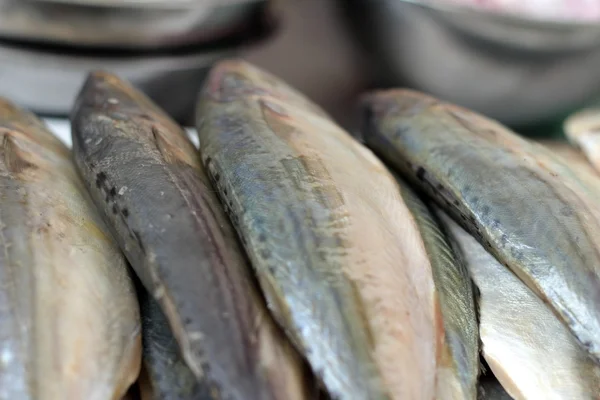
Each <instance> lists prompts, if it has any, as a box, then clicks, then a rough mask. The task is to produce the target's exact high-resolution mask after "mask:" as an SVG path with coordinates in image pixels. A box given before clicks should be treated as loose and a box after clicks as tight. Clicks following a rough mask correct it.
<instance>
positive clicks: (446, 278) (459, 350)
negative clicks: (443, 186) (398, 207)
mask: <svg viewBox="0 0 600 400" xmlns="http://www.w3.org/2000/svg"><path fill="white" fill-rule="evenodd" d="M398 183H399V186H400V189H401V190H400V191H401V193H402V198H403V199H404V202H405V203H406V205H407V206H408V209H409V210H410V212H411V213H412V214H413V216H414V218H415V220H416V221H417V225H418V226H419V230H420V231H421V236H422V238H423V244H424V246H425V250H426V251H427V254H428V255H429V259H430V262H431V269H432V271H433V278H434V282H435V286H436V290H437V296H438V301H439V307H440V311H441V316H442V325H443V327H444V340H443V342H442V343H441V344H440V348H439V349H438V351H439V353H440V354H439V355H438V370H437V380H438V382H437V395H436V397H435V398H436V399H437V400H442V399H449V400H452V399H475V398H476V397H477V376H478V374H479V333H478V327H477V316H476V314H475V298H474V294H473V286H472V282H471V278H470V276H469V272H468V271H467V268H466V266H465V265H464V263H463V260H462V259H461V257H460V253H456V252H455V251H454V249H453V244H452V243H451V242H450V240H449V239H448V237H447V236H446V233H445V232H444V230H443V229H442V227H441V226H440V222H439V220H438V218H437V216H436V215H435V214H434V212H433V211H432V210H431V209H430V208H429V207H428V206H427V205H425V203H423V201H422V200H421V199H420V198H419V197H418V196H417V195H416V194H415V193H414V192H413V190H412V189H411V188H410V187H409V186H408V185H407V184H406V183H404V182H403V181H401V180H400V179H398Z"/></svg>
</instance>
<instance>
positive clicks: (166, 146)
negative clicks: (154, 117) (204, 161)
mask: <svg viewBox="0 0 600 400" xmlns="http://www.w3.org/2000/svg"><path fill="white" fill-rule="evenodd" d="M150 129H151V130H152V137H153V139H154V143H155V144H156V148H157V149H158V151H159V152H160V154H161V155H162V156H163V158H164V160H165V162H167V163H168V164H176V163H177V162H180V163H183V164H187V165H190V166H192V167H197V166H198V165H199V162H198V160H196V158H195V157H194V156H193V155H195V154H196V153H195V148H194V147H193V146H194V145H193V144H192V143H191V142H189V143H187V145H188V146H187V147H189V148H187V149H186V146H182V145H183V144H184V143H181V142H184V141H187V140H186V139H187V136H185V133H183V132H182V133H181V135H182V137H181V138H179V137H168V136H167V135H166V134H165V133H163V131H162V130H161V128H160V127H159V126H157V125H154V124H153V125H152V126H151V128H150ZM170 136H175V135H174V134H171V135H170ZM184 136H185V138H184ZM174 142H175V143H174Z"/></svg>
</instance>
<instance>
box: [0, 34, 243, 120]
mask: <svg viewBox="0 0 600 400" xmlns="http://www.w3.org/2000/svg"><path fill="white" fill-rule="evenodd" d="M233 53H234V51H233V50H227V51H223V50H220V51H212V52H206V51H201V52H188V53H184V54H178V55H156V56H143V57H142V56H139V55H137V56H111V55H109V54H105V55H103V56H100V55H98V56H94V55H71V54H60V53H54V52H50V51H43V50H32V49H29V48H23V47H15V46H9V45H6V44H0V96H4V97H7V98H9V99H11V100H12V101H14V102H16V103H18V104H20V105H22V106H24V107H26V108H28V109H31V110H32V111H34V112H37V113H39V114H42V115H49V116H68V115H69V112H70V110H71V107H72V105H73V102H74V101H75V97H76V95H77V93H78V92H79V90H80V89H81V85H82V84H83V81H84V80H85V78H86V77H87V74H88V72H89V71H91V70H95V69H103V70H107V71H110V72H113V73H115V74H117V75H118V76H120V77H121V78H124V79H126V80H128V81H130V82H131V83H133V84H134V85H135V86H137V87H138V88H140V89H141V90H142V91H144V92H145V93H146V94H148V95H149V96H150V97H151V98H152V99H153V100H154V101H155V102H156V103H157V104H158V105H160V106H162V107H163V108H164V109H165V110H166V111H167V112H168V113H169V114H171V115H172V116H173V117H174V118H175V119H176V120H177V121H179V122H180V123H183V124H186V123H192V122H193V114H194V103H195V101H196V96H197V93H198V90H199V89H200V86H201V85H202V82H203V80H204V77H205V75H206V73H207V72H208V70H209V68H210V67H211V65H212V64H213V63H214V62H216V61H217V60H220V59H222V58H225V57H229V56H231V55H233Z"/></svg>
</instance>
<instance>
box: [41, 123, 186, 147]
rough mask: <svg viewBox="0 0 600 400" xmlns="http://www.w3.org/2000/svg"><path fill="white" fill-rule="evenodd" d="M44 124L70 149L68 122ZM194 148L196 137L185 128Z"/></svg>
mask: <svg viewBox="0 0 600 400" xmlns="http://www.w3.org/2000/svg"><path fill="white" fill-rule="evenodd" d="M44 122H45V123H46V125H47V126H48V128H50V130H51V131H52V132H53V133H54V134H55V135H56V136H57V137H58V138H59V139H60V140H62V141H63V142H64V143H65V144H66V145H67V146H69V147H71V145H72V142H71V124H70V123H69V120H67V119H62V118H44ZM185 130H186V132H187V134H188V136H189V137H190V139H191V141H192V142H193V143H194V146H196V147H198V135H197V134H196V130H195V129H194V128H185Z"/></svg>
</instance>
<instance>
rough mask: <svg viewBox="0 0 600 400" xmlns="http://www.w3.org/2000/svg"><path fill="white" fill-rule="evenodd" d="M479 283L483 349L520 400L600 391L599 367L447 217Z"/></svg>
mask: <svg viewBox="0 0 600 400" xmlns="http://www.w3.org/2000/svg"><path fill="white" fill-rule="evenodd" d="M444 223H445V224H446V225H447V226H448V227H449V229H450V231H451V232H452V234H453V235H454V238H455V239H456V242H457V243H458V245H459V247H460V249H461V251H462V253H463V257H464V259H465V261H466V262H467V266H468V268H469V271H470V272H471V275H472V276H473V279H474V281H475V283H476V284H477V287H478V288H479V293H480V297H479V320H480V324H481V325H480V335H481V342H482V343H483V347H482V352H483V356H484V358H485V360H486V361H487V363H488V365H489V366H490V368H491V370H492V371H493V372H494V375H495V376H496V377H497V378H498V380H499V381H500V383H501V384H502V385H503V386H504V388H505V389H506V391H507V392H508V393H509V394H510V395H511V396H512V397H514V398H515V399H519V400H521V399H522V400H537V399H545V400H554V399H556V400H559V399H570V400H579V399H581V400H583V399H595V398H598V395H599V394H600V366H599V365H597V364H596V363H595V362H594V361H593V360H592V359H591V358H590V357H589V356H588V354H587V353H586V352H585V350H583V349H582V348H581V347H580V346H579V344H578V343H577V341H576V340H575V338H574V337H573V336H572V335H571V333H570V332H569V330H568V329H567V328H566V327H565V326H564V325H563V324H562V323H561V321H560V320H559V319H558V318H557V317H556V316H555V315H554V314H553V312H552V310H551V309H549V308H548V307H547V306H546V304H545V303H544V302H543V301H542V300H541V299H540V298H539V297H537V296H536V295H535V294H534V293H533V292H532V291H531V290H530V289H529V288H528V287H527V286H526V285H525V284H524V283H523V282H521V281H520V280H519V278H517V276H515V275H514V274H513V273H512V272H511V271H510V270H509V269H508V268H506V267H504V266H503V265H502V264H500V263H499V262H498V261H497V260H496V259H495V258H494V257H493V256H492V255H491V254H489V253H488V252H487V251H486V250H485V249H484V248H483V247H482V246H481V245H480V244H479V243H478V242H477V240H476V239H475V238H473V237H472V236H471V235H470V234H468V233H467V232H465V231H464V230H463V229H462V228H461V227H460V226H459V225H458V224H456V223H455V222H454V221H452V220H451V219H450V218H449V217H445V218H444Z"/></svg>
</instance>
